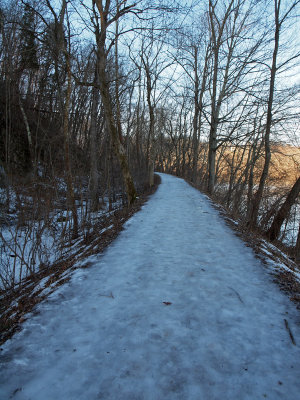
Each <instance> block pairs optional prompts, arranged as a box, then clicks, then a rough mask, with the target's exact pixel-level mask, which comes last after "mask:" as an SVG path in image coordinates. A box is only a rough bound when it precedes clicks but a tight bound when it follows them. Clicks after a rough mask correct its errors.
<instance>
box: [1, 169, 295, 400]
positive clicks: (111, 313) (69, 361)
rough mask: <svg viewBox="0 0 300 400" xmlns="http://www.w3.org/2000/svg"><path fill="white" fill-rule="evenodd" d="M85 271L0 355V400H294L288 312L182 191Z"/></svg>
mask: <svg viewBox="0 0 300 400" xmlns="http://www.w3.org/2000/svg"><path fill="white" fill-rule="evenodd" d="M89 261H91V259H90V260H89ZM92 261H93V265H92V266H91V267H89V268H87V269H79V270H77V271H75V273H74V275H73V277H72V279H71V281H70V282H68V283H67V284H65V285H64V286H62V287H61V288H60V289H58V290H57V291H56V292H55V293H53V294H52V295H51V296H50V297H49V299H48V300H47V301H46V302H44V303H42V304H40V305H39V306H38V311H39V313H38V314H34V315H32V316H31V317H30V318H29V319H28V320H27V321H26V322H25V323H24V325H23V330H22V331H21V332H20V333H18V334H16V335H15V336H14V337H13V339H12V340H10V341H8V342H7V343H6V344H5V345H4V346H3V349H2V351H1V352H0V361H1V364H0V367H1V372H0V399H1V400H6V399H10V398H12V399H23V400H25V399H26V400H29V399H30V400H60V399H63V400H70V399H72V400H94V399H111V400H118V399H120V400H134V399H141V400H143V399H145V400H146V399H147V400H150V399H151V400H164V399H170V400H174V399H180V400H185V399H190V400H194V399H195V400H202V399H203V400H213V399H218V400H219V399H222V400H226V399H228V400H229V399H230V400H232V399H235V400H239V399H241V400H246V399H251V400H253V399H254V400H257V399H265V398H267V399H270V400H276V399H289V400H296V399H299V398H300V347H299V345H300V319H299V315H298V314H297V312H296V310H295V307H294V306H293V305H292V304H291V303H290V302H289V300H288V298H287V297H286V296H285V295H284V294H282V293H281V292H280V291H279V289H278V287H277V286H276V285H275V284H274V283H273V282H272V278H271V276H270V275H268V274H267V272H266V270H264V268H263V267H262V266H261V265H260V262H259V261H258V260H257V259H256V258H255V257H254V255H253V253H252V251H251V250H250V249H249V248H247V247H246V246H245V245H244V244H243V243H242V242H241V241H240V239H238V238H237V237H236V236H235V235H234V234H233V233H232V232H231V230H230V229H229V227H227V226H226V224H225V222H224V221H223V220H222V219H221V217H220V216H219V215H218V213H217V211H215V210H214V209H213V208H212V207H211V205H210V203H209V201H208V200H207V198H206V197H205V196H203V195H202V194H200V193H199V192H198V191H196V190H195V189H193V188H192V187H190V186H189V185H188V184H187V183H186V182H184V181H183V180H181V179H178V178H175V177H172V176H168V175H162V184H161V185H160V187H159V188H158V190H157V192H156V193H155V194H154V195H153V196H152V197H151V199H150V200H149V201H148V203H147V204H146V205H145V206H144V207H143V209H142V210H141V211H140V212H138V213H137V214H135V215H134V216H133V217H132V218H131V219H130V220H129V221H128V222H127V223H126V225H125V229H124V231H123V232H122V233H121V234H120V236H119V237H118V238H117V240H116V241H115V242H114V243H113V244H112V245H111V246H110V247H109V248H108V249H107V250H106V251H105V253H104V254H103V255H101V256H98V257H94V258H93V259H92ZM111 294H112V296H111ZM164 302H166V303H168V302H169V303H171V304H165V303H164ZM285 319H286V320H287V321H288V323H289V326H290V328H291V330H292V332H293V335H294V338H295V341H296V346H295V345H293V344H292V342H291V339H290V337H289V334H288V332H287V330H286V327H285V323H284V320H285Z"/></svg>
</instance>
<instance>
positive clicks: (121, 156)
mask: <svg viewBox="0 0 300 400" xmlns="http://www.w3.org/2000/svg"><path fill="white" fill-rule="evenodd" d="M96 6H97V9H98V11H99V14H100V21H101V30H100V31H99V30H97V31H96V42H97V57H98V66H99V87H100V94H101V99H102V103H103V108H104V113H105V120H106V126H107V130H108V132H109V134H110V136H111V138H112V146H113V149H114V152H115V154H116V156H117V158H118V160H119V163H120V167H121V171H122V175H123V180H124V184H125V188H126V192H127V199H128V204H129V205H131V204H133V203H134V201H135V199H136V196H137V194H136V190H135V186H134V183H133V179H132V176H131V173H130V171H129V166H128V161H127V155H126V150H125V148H124V146H123V145H122V143H121V141H120V137H119V132H118V128H117V125H116V122H115V118H114V113H113V108H112V100H111V95H110V90H109V89H110V88H109V79H108V77H107V72H106V66H107V51H106V46H105V42H106V33H107V28H108V14H109V7H110V2H109V1H107V2H106V5H105V8H104V9H103V5H102V1H100V0H97V1H96ZM118 15H119V14H118ZM116 18H117V16H116ZM98 29H99V27H98Z"/></svg>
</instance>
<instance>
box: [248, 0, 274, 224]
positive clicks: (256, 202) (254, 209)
mask: <svg viewBox="0 0 300 400" xmlns="http://www.w3.org/2000/svg"><path fill="white" fill-rule="evenodd" d="M274 2H275V36H274V50H273V59H272V67H271V75H270V87H269V98H268V109H267V122H266V130H265V137H264V144H265V163H264V168H263V171H262V174H261V177H260V181H259V186H258V190H257V192H256V194H255V196H254V198H253V202H252V205H251V213H250V220H249V221H248V224H249V226H250V227H252V228H253V227H255V226H256V225H257V218H258V212H259V207H260V203H261V199H262V195H263V191H264V188H265V183H266V180H267V177H268V173H269V166H270V161H271V149H270V133H271V125H272V120H273V118H272V109H273V98H274V90H275V77H276V71H277V66H276V65H277V54H278V48H279V34H280V25H281V24H280V22H279V11H280V3H281V1H280V0H279V1H278V3H277V0H274Z"/></svg>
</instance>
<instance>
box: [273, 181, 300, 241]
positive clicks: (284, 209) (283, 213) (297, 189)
mask: <svg viewBox="0 0 300 400" xmlns="http://www.w3.org/2000/svg"><path fill="white" fill-rule="evenodd" d="M299 193H300V177H299V178H298V179H297V181H296V182H295V184H294V186H293V187H292V189H291V191H290V192H289V194H288V195H287V198H286V200H285V202H284V203H283V205H282V206H281V208H280V209H279V211H278V213H277V214H276V215H275V218H274V220H273V222H272V225H271V227H270V229H269V230H268V231H267V236H268V238H269V239H270V240H271V241H273V240H276V239H278V236H279V234H280V229H281V226H282V224H283V221H284V220H285V219H286V218H287V217H288V215H289V212H290V210H291V208H292V206H293V205H294V204H295V201H296V199H297V197H298V195H299Z"/></svg>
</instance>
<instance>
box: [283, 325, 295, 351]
mask: <svg viewBox="0 0 300 400" xmlns="http://www.w3.org/2000/svg"><path fill="white" fill-rule="evenodd" d="M284 324H285V327H286V330H287V331H288V333H289V335H290V338H291V341H292V343H293V345H294V346H296V342H295V339H294V336H293V334H292V331H291V329H290V327H289V323H288V322H287V320H286V319H284Z"/></svg>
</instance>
